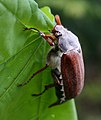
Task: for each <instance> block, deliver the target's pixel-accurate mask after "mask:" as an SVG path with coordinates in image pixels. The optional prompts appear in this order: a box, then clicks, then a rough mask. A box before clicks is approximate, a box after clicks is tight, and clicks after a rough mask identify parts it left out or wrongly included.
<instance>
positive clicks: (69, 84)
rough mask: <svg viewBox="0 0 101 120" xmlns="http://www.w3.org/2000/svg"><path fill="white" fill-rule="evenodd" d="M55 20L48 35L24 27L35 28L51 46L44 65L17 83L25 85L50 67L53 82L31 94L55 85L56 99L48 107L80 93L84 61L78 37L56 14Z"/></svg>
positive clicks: (82, 82)
mask: <svg viewBox="0 0 101 120" xmlns="http://www.w3.org/2000/svg"><path fill="white" fill-rule="evenodd" d="M55 21H56V25H55V26H54V28H53V30H52V34H49V35H45V34H44V33H43V32H41V31H39V30H37V29H35V28H26V29H25V30H31V29H34V30H37V31H38V32H39V34H40V35H41V36H42V37H43V38H44V39H45V40H46V41H47V42H48V43H49V44H50V46H53V47H52V49H51V50H50V51H49V53H48V55H47V61H46V65H45V67H43V68H42V69H40V70H38V71H37V72H36V73H34V74H33V75H32V76H31V77H30V79H29V80H28V81H26V82H24V83H22V84H19V85H18V86H24V85H26V84H27V83H28V82H29V81H30V80H31V79H32V78H33V77H34V76H35V75H37V74H39V73H40V72H42V71H43V70H45V69H46V68H47V67H51V75H52V77H53V80H54V83H53V84H49V85H46V86H45V89H44V90H43V91H42V92H41V93H39V94H32V96H39V95H42V94H43V93H44V92H45V91H46V90H48V89H49V88H52V87H55V91H56V96H57V101H56V102H54V103H53V104H51V105H50V106H49V107H52V106H55V105H59V104H61V103H64V102H65V101H67V100H70V99H72V98H75V97H76V96H78V95H79V94H80V93H81V91H82V89H83V86H84V62H83V56H82V49H81V46H80V43H79V40H78V37H77V36H76V35H74V34H73V33H72V32H71V31H69V30H67V29H66V28H64V27H63V26H62V24H61V21H60V17H59V16H58V15H56V16H55Z"/></svg>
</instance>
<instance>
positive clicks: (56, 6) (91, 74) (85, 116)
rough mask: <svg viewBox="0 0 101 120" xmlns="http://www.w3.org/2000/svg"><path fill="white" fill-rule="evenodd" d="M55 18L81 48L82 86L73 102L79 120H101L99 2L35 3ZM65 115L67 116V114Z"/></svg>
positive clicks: (52, 0) (59, 0)
mask: <svg viewBox="0 0 101 120" xmlns="http://www.w3.org/2000/svg"><path fill="white" fill-rule="evenodd" d="M35 1H36V2H37V3H38V4H39V7H43V6H49V7H50V8H51V10H52V13H53V14H54V15H55V14H59V15H60V17H61V21H62V24H63V25H64V26H65V27H66V28H68V29H69V30H71V31H72V32H73V33H75V34H76V35H77V36H78V37H79V39H80V43H81V45H82V49H83V53H84V61H85V71H86V73H85V86H84V90H83V92H82V93H81V95H80V96H79V97H77V98H76V100H75V102H76V107H77V111H78V117H79V120H101V62H100V61H101V0H35ZM67 114H68V113H67Z"/></svg>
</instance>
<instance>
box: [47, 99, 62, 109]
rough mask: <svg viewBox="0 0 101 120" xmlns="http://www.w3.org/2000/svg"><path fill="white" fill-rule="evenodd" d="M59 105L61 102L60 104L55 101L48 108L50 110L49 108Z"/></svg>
mask: <svg viewBox="0 0 101 120" xmlns="http://www.w3.org/2000/svg"><path fill="white" fill-rule="evenodd" d="M59 104H61V102H60V100H57V101H56V102H54V103H53V104H51V105H50V106H49V108H50V107H53V106H56V105H59Z"/></svg>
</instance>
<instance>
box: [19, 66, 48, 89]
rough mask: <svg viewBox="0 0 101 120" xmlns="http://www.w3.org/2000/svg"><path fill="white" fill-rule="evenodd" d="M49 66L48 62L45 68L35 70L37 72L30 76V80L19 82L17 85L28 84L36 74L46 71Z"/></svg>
mask: <svg viewBox="0 0 101 120" xmlns="http://www.w3.org/2000/svg"><path fill="white" fill-rule="evenodd" d="M47 68H48V65H47V64H46V65H45V66H44V67H43V68H41V69H40V70H38V71H37V72H35V73H34V74H33V75H32V76H31V77H30V78H29V80H27V81H25V82H24V83H21V84H18V85H17V87H20V86H24V85H26V84H28V83H29V82H30V81H31V80H32V78H33V77H34V76H35V75H37V74H39V73H40V72H42V71H44V70H45V69H47Z"/></svg>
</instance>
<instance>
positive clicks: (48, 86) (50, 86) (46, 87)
mask: <svg viewBox="0 0 101 120" xmlns="http://www.w3.org/2000/svg"><path fill="white" fill-rule="evenodd" d="M52 87H55V84H54V83H52V84H49V85H45V89H44V90H43V91H42V92H41V93H38V94H32V96H40V95H42V94H43V93H45V91H46V90H48V89H49V88H52Z"/></svg>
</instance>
